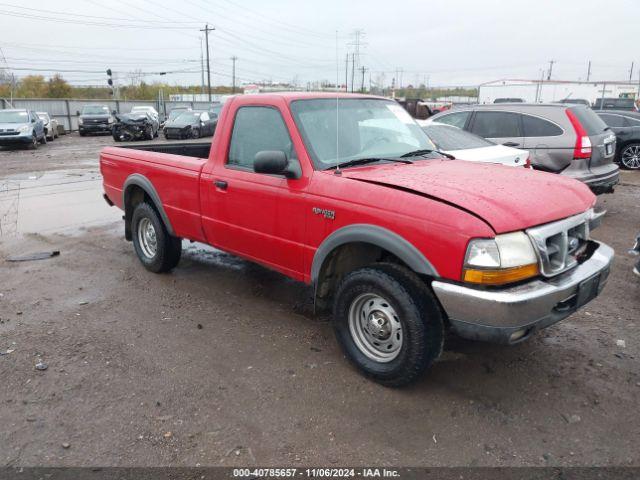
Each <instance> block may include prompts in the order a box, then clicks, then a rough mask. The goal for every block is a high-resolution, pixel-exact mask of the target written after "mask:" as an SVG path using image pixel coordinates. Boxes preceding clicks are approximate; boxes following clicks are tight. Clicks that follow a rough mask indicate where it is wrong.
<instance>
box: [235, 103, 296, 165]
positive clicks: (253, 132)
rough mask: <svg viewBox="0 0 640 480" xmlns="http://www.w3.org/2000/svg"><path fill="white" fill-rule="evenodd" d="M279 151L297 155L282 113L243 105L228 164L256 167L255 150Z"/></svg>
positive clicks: (236, 123) (237, 120) (237, 118)
mask: <svg viewBox="0 0 640 480" xmlns="http://www.w3.org/2000/svg"><path fill="white" fill-rule="evenodd" d="M263 150H280V151H283V152H285V153H286V155H287V158H292V157H293V156H294V149H293V143H292V142H291V137H290V136H289V132H288V130H287V126H286V125H285V123H284V120H283V119H282V116H281V115H280V112H278V110H276V109H274V108H270V107H240V108H239V109H238V112H237V113H236V118H235V123H234V125H233V133H232V134H231V145H230V147H229V157H228V160H227V164H228V165H234V166H237V167H242V168H247V169H251V170H253V162H254V160H255V156H256V153H258V152H261V151H263Z"/></svg>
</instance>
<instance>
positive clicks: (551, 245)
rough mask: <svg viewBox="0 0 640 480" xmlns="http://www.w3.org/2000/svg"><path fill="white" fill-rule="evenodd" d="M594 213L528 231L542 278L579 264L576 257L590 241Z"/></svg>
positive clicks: (587, 212)
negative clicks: (538, 260) (537, 258)
mask: <svg viewBox="0 0 640 480" xmlns="http://www.w3.org/2000/svg"><path fill="white" fill-rule="evenodd" d="M595 217H596V216H595V215H594V213H593V210H588V211H586V212H584V213H581V214H579V215H575V216H573V217H569V218H565V219H564V220H560V221H558V222H553V223H548V224H546V225H541V226H539V227H535V228H530V229H528V230H527V234H528V235H529V237H530V238H531V240H533V244H534V246H535V248H536V250H537V252H538V257H539V259H540V271H541V273H542V274H543V275H544V276H545V277H552V276H554V275H558V274H560V273H562V272H566V271H567V270H570V269H571V268H573V267H575V266H576V265H577V264H578V260H577V256H578V254H579V253H580V252H582V250H583V247H584V246H585V245H586V243H587V241H588V240H589V232H590V228H589V226H590V222H591V221H592V220H593V219H594V218H595Z"/></svg>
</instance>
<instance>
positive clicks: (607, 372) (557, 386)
mask: <svg viewBox="0 0 640 480" xmlns="http://www.w3.org/2000/svg"><path fill="white" fill-rule="evenodd" d="M104 144H111V139H110V137H88V138H80V137H77V136H66V137H62V138H61V139H59V140H56V141H55V142H54V143H53V144H50V145H47V146H46V147H43V148H41V149H39V150H38V151H37V152H35V153H32V152H27V151H17V152H16V151H6V150H3V151H0V208H1V210H0V214H2V215H3V216H2V219H3V223H2V228H3V232H4V233H3V235H2V237H0V279H1V280H0V352H3V353H5V354H4V355H0V379H1V386H2V388H0V465H3V466H21V465H47V466H68V465H74V466H79V465H100V466H111V465H118V466H132V465H134V466H146V465H179V466H184V465H188V466H193V465H197V464H199V465H252V464H259V465H327V466H344V465H371V464H375V465H408V466H409V465H410V466H419V465H420V466H436V465H490V466H496V465H511V466H520V465H540V466H543V465H640V448H638V445H640V415H638V407H639V405H640V369H639V359H640V348H639V345H640V334H639V332H638V327H639V326H640V318H639V317H640V314H639V311H640V295H639V294H640V280H639V279H638V278H635V277H634V276H632V274H631V267H632V264H633V259H632V258H631V257H629V256H628V255H627V254H626V251H627V249H628V248H629V247H630V244H631V242H632V239H633V237H634V235H635V234H636V233H637V231H638V230H640V209H639V208H638V203H639V200H640V172H625V174H624V179H623V183H624V184H623V185H622V186H620V187H619V188H618V189H617V190H616V193H615V194H613V195H607V196H604V197H602V199H601V203H602V204H603V205H604V206H605V207H606V208H607V209H608V214H607V216H606V219H605V221H604V224H603V226H602V227H601V228H600V229H599V230H597V231H596V232H595V234H594V236H595V237H596V238H598V239H600V240H603V241H605V242H607V243H609V244H611V245H612V246H613V247H614V248H615V249H616V251H617V259H616V264H615V266H614V268H613V271H612V274H611V277H610V280H609V284H608V286H607V288H606V289H605V291H604V293H603V295H602V296H601V297H600V298H598V299H597V300H596V301H594V302H593V303H591V304H589V305H588V306H587V307H586V308H585V309H584V310H582V311H581V312H579V313H577V314H575V315H574V316H572V317H570V318H569V319H567V320H565V321H563V322H561V323H559V324H557V325H555V326H553V327H550V328H549V329H547V330H545V331H544V332H541V333H540V334H539V335H537V336H536V337H534V338H533V339H531V340H530V341H527V342H525V343H523V344H520V345H517V346H514V347H503V346H495V345H489V344H480V343H473V342H466V341H462V340H456V339H452V340H451V341H450V342H449V344H448V346H447V350H446V352H445V354H444V355H443V357H442V359H441V360H440V361H439V362H438V363H437V364H436V365H435V366H434V367H433V368H432V370H431V371H430V372H428V373H427V374H426V375H425V376H424V378H423V379H422V380H421V381H420V382H418V383H417V384H416V385H414V386H412V387H410V388H406V389H402V390H393V389H388V388H384V387H381V386H379V385H377V384H375V383H372V382H370V381H368V380H365V379H364V378H363V377H362V376H360V375H359V374H358V373H357V372H356V371H355V370H354V369H353V368H352V367H350V366H349V365H348V363H347V362H346V360H345V358H344V357H343V356H342V354H341V352H340V351H339V349H338V347H337V345H336V342H335V341H334V338H333V334H332V331H331V328H330V325H329V324H328V323H327V321H326V318H322V317H316V316H313V315H311V314H309V313H308V310H309V309H308V306H309V304H308V302H309V298H310V292H309V291H308V289H307V288H306V287H305V286H304V285H300V284H298V283H295V282H292V281H289V280H287V279H286V278H284V277H282V276H281V275H279V274H276V273H273V272H270V271H268V270H265V269H263V268H261V267H258V266H255V265H252V264H249V263H247V262H244V261H242V260H238V259H235V258H233V257H230V256H228V255H226V254H224V253H220V252H217V251H214V250H211V249H207V248H205V247H203V246H201V245H197V244H194V245H186V244H185V248H186V250H185V252H184V255H183V260H182V261H181V263H180V265H179V267H178V268H177V269H176V270H175V271H174V272H173V273H172V274H169V275H154V274H151V273H149V272H147V271H146V270H144V269H143V268H142V266H141V265H140V264H139V262H138V261H137V259H136V258H135V255H134V252H133V249H132V246H131V244H129V243H127V242H126V241H124V239H123V227H122V224H121V221H120V220H119V215H120V213H118V212H117V211H115V210H114V209H109V208H108V207H107V206H106V204H104V203H103V202H102V200H101V199H100V193H101V192H100V178H99V172H98V168H97V153H98V150H99V148H100V146H101V145H104ZM51 170H57V171H53V172H52V171H51ZM3 188H4V190H2V189H3ZM16 199H17V200H18V201H17V202H16ZM43 250H60V252H61V253H60V255H59V256H58V257H54V258H51V259H48V260H42V261H33V262H24V263H8V262H6V261H5V260H4V259H5V258H6V257H7V256H8V255H12V254H20V253H26V252H34V251H43ZM620 341H623V342H624V343H623V342H620ZM623 345H624V346H623ZM9 351H10V352H11V353H7V352H9ZM39 361H42V362H45V363H46V364H47V366H48V368H47V369H46V370H44V371H39V370H36V369H35V368H34V366H35V365H36V364H37V363H38V362H39ZM65 447H66V448H65Z"/></svg>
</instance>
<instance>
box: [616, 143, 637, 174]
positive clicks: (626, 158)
mask: <svg viewBox="0 0 640 480" xmlns="http://www.w3.org/2000/svg"><path fill="white" fill-rule="evenodd" d="M620 163H621V164H622V166H623V167H625V168H628V169H629V170H638V169H640V143H631V144H629V145H627V146H626V147H624V148H623V149H622V151H621V152H620Z"/></svg>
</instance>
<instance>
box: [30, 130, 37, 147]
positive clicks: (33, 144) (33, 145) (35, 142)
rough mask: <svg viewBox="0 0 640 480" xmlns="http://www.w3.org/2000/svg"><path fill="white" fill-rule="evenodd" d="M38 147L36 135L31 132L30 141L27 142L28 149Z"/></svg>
mask: <svg viewBox="0 0 640 480" xmlns="http://www.w3.org/2000/svg"><path fill="white" fill-rule="evenodd" d="M37 149H38V136H37V135H36V132H33V135H32V136H31V143H29V150H37Z"/></svg>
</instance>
